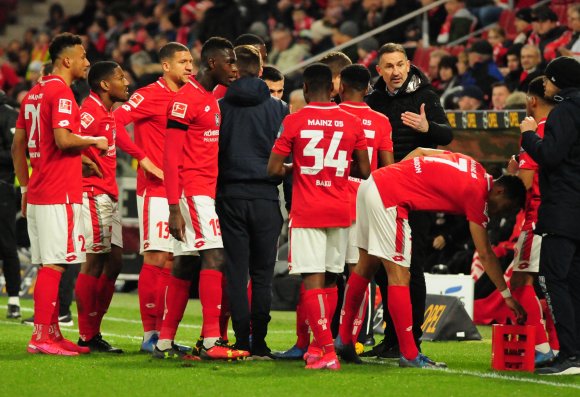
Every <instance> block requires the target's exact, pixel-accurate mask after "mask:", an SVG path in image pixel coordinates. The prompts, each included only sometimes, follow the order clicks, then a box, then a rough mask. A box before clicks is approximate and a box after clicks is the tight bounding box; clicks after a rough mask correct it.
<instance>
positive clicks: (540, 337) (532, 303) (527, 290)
mask: <svg viewBox="0 0 580 397" xmlns="http://www.w3.org/2000/svg"><path fill="white" fill-rule="evenodd" d="M514 298H516V300H517V301H518V302H520V304H521V305H522V307H523V308H524V309H525V310H526V312H527V313H528V319H527V320H526V324H527V325H533V326H534V327H536V345H540V344H542V343H548V337H547V336H546V329H545V328H544V324H542V306H541V305H540V301H539V300H538V297H537V296H536V291H534V287H533V286H532V285H524V286H522V287H519V288H516V289H515V290H514Z"/></svg>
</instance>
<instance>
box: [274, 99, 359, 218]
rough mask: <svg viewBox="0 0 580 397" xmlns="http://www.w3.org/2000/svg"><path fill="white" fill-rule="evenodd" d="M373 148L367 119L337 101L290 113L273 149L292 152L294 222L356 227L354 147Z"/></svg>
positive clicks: (312, 104)
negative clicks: (352, 178)
mask: <svg viewBox="0 0 580 397" xmlns="http://www.w3.org/2000/svg"><path fill="white" fill-rule="evenodd" d="M355 149H357V150H366V149H367V140H366V138H365V135H364V132H363V128H362V122H361V120H360V119H359V118H358V117H356V116H354V115H352V114H350V113H347V112H345V111H344V110H341V109H340V108H339V107H338V106H337V105H335V104H333V103H313V102H311V103H310V104H308V105H307V106H305V107H304V108H303V109H301V110H299V111H298V112H296V113H293V114H291V115H289V116H286V118H285V119H284V121H283V123H282V134H281V136H280V137H279V138H278V139H277V140H276V142H275V144H274V148H273V149H272V151H273V152H274V153H277V154H280V155H283V156H288V155H289V154H290V153H292V157H293V161H294V166H293V171H292V172H293V185H292V210H291V214H290V216H291V219H292V227H299V228H327V227H348V226H350V224H351V223H352V222H351V217H350V203H349V202H350V199H349V190H348V189H349V187H348V175H349V172H350V162H351V159H352V152H353V151H354V150H355Z"/></svg>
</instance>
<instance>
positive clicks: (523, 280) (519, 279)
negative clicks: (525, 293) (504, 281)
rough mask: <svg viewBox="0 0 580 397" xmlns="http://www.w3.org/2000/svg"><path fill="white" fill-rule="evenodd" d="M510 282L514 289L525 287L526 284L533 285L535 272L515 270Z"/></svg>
mask: <svg viewBox="0 0 580 397" xmlns="http://www.w3.org/2000/svg"><path fill="white" fill-rule="evenodd" d="M510 284H511V289H512V290H514V289H517V288H520V287H523V286H525V285H533V284H534V276H533V273H527V272H513V273H512V277H511V279H510Z"/></svg>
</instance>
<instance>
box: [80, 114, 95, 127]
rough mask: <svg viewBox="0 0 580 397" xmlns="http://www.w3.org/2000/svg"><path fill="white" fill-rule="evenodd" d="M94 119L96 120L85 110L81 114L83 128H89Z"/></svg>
mask: <svg viewBox="0 0 580 397" xmlns="http://www.w3.org/2000/svg"><path fill="white" fill-rule="evenodd" d="M93 121H95V118H94V117H93V116H91V115H90V114H89V113H87V112H83V114H81V125H82V126H83V128H89V125H91V124H92V122H93Z"/></svg>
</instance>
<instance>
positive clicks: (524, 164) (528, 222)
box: [520, 118, 546, 231]
mask: <svg viewBox="0 0 580 397" xmlns="http://www.w3.org/2000/svg"><path fill="white" fill-rule="evenodd" d="M545 125H546V119H545V118H543V119H542V120H540V122H539V123H538V128H537V130H536V134H538V136H539V137H540V138H544V126H545ZM539 168H540V167H539V166H538V164H537V163H536V162H535V161H534V160H533V159H532V158H531V157H530V155H529V154H527V153H526V152H525V151H524V150H523V149H522V150H521V151H520V169H522V170H532V171H535V172H534V179H533V180H532V187H531V188H530V189H529V190H528V192H527V194H526V205H525V207H524V211H525V218H524V225H523V226H522V230H523V231H529V230H533V229H534V228H535V227H536V223H537V222H538V208H540V203H541V199H540V182H539V172H538V170H539Z"/></svg>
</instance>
